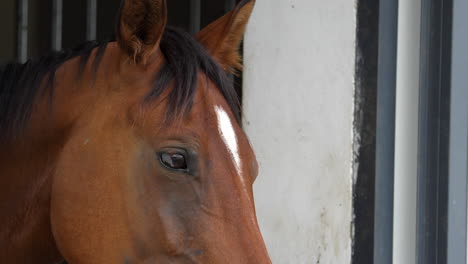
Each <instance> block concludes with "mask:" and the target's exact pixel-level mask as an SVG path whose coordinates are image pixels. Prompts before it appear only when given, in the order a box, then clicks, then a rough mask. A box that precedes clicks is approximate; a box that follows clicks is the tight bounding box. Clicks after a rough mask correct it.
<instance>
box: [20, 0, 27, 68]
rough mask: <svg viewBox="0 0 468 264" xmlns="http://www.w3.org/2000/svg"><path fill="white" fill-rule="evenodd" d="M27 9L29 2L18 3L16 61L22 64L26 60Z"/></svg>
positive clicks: (21, 1) (21, 0) (23, 0)
mask: <svg viewBox="0 0 468 264" xmlns="http://www.w3.org/2000/svg"><path fill="white" fill-rule="evenodd" d="M28 9H29V0H19V1H18V25H17V26H18V36H17V38H18V40H17V41H18V44H17V45H18V48H17V59H18V61H19V62H21V63H24V62H26V60H27V59H28V31H29V28H28V13H29V12H28Z"/></svg>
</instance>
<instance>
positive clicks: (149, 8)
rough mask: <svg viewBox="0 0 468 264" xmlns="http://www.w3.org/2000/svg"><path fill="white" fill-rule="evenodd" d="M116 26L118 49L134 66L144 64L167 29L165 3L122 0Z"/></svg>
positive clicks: (163, 0)
mask: <svg viewBox="0 0 468 264" xmlns="http://www.w3.org/2000/svg"><path fill="white" fill-rule="evenodd" d="M117 23H118V25H117V32H116V36H117V41H118V43H119V46H120V47H121V48H122V49H123V50H124V51H125V52H126V53H127V54H128V55H129V56H130V57H131V58H132V59H133V60H134V61H135V63H142V64H146V63H147V61H148V59H149V58H150V57H151V55H152V54H154V53H155V51H156V50H157V49H158V48H159V42H160V41H161V38H162V35H163V33H164V29H165V27H166V23H167V6H166V0H123V1H122V4H121V7H120V14H119V21H118V22H117Z"/></svg>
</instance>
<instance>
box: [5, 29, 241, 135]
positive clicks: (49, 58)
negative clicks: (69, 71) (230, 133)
mask: <svg viewBox="0 0 468 264" xmlns="http://www.w3.org/2000/svg"><path fill="white" fill-rule="evenodd" d="M108 43H109V42H105V43H101V44H100V43H97V42H94V41H93V42H86V43H84V44H82V45H80V46H79V47H77V48H75V49H70V50H64V51H60V52H52V53H50V54H48V55H45V56H42V57H39V58H34V59H30V60H29V61H28V62H26V63H25V64H18V63H10V64H6V65H3V66H0V140H5V139H8V138H10V137H13V136H16V135H17V134H18V133H21V131H23V130H24V129H25V128H26V126H27V124H28V121H29V119H30V117H31V113H32V109H33V106H34V104H35V102H36V101H37V100H36V99H37V98H38V97H39V96H46V95H48V96H49V97H50V99H51V100H53V92H54V85H53V84H54V79H55V73H56V71H57V69H58V68H59V67H60V66H61V65H62V64H64V63H65V62H66V61H68V60H70V59H72V58H75V57H80V68H79V72H78V74H81V73H82V72H83V70H84V68H85V65H86V63H87V62H88V60H89V58H90V55H91V52H92V51H93V49H95V48H97V53H96V57H95V59H94V61H93V64H92V67H93V68H95V69H96V68H98V67H99V63H100V61H101V60H102V57H103V54H104V52H105V50H106V47H107V44H108ZM160 47H161V50H162V52H163V54H164V56H165V60H166V62H165V65H164V66H163V67H162V69H161V70H160V72H159V73H158V74H157V78H156V82H155V84H154V87H153V89H152V90H151V91H150V93H149V94H148V95H147V97H146V98H145V99H144V103H147V102H149V101H152V99H155V98H157V97H158V96H159V95H161V93H162V92H163V91H164V90H165V89H166V88H167V87H168V86H169V84H170V83H171V82H173V83H174V85H173V90H172V91H171V92H170V95H169V97H168V98H167V100H168V102H169V109H168V112H167V114H168V117H169V118H170V119H172V118H174V117H177V116H180V115H184V114H186V113H188V112H189V111H190V109H191V107H192V104H193V100H194V96H195V93H196V91H197V88H198V87H197V86H198V85H197V84H198V80H197V78H198V76H197V74H198V73H199V72H202V73H204V74H205V75H206V76H207V78H209V79H210V80H211V81H212V82H213V83H214V84H215V85H216V86H217V87H218V88H219V90H220V92H221V93H222V94H223V96H224V98H225V99H226V101H227V103H228V104H229V106H230V107H231V110H232V111H233V113H234V115H235V116H236V118H237V120H238V121H239V119H240V105H239V98H238V95H237V93H236V91H235V89H234V87H233V82H232V77H231V76H230V75H229V74H227V73H226V72H225V71H224V70H223V69H222V68H221V67H220V66H219V65H218V64H217V63H216V62H215V61H214V60H213V58H212V57H211V56H210V55H209V54H208V52H207V51H206V50H205V49H204V48H203V47H202V46H201V44H199V43H198V41H197V40H195V39H194V38H193V37H192V36H191V35H190V34H188V33H186V32H183V31H181V30H178V29H175V28H172V27H167V29H166V31H165V33H164V35H163V38H162V40H161V43H160ZM93 72H96V71H95V70H94V71H93ZM78 76H80V75H78ZM44 81H46V84H47V85H43V86H42V88H41V83H44Z"/></svg>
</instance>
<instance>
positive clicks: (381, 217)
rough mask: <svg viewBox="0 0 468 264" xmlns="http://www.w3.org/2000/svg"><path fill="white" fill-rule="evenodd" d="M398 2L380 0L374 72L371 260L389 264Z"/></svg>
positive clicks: (391, 233)
mask: <svg viewBox="0 0 468 264" xmlns="http://www.w3.org/2000/svg"><path fill="white" fill-rule="evenodd" d="M397 43H398V1H395V0H381V1H380V7H379V59H378V73H377V131H376V176H375V177H376V178H375V222H374V263H379V264H391V263H392V251H393V250H392V244H393V184H394V152H395V94H396V58H397Z"/></svg>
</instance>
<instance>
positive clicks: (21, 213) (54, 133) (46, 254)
mask: <svg viewBox="0 0 468 264" xmlns="http://www.w3.org/2000/svg"><path fill="white" fill-rule="evenodd" d="M41 111H42V110H41V109H38V112H36V113H37V114H39V115H40V114H41ZM44 111H45V110H44ZM36 117H37V116H35V115H33V116H32V122H34V120H35V119H36ZM36 123H40V122H36ZM49 125H50V124H47V123H45V124H44V126H49ZM66 137H67V135H66V130H64V129H61V130H57V129H47V128H45V127H41V126H40V125H33V129H32V131H26V132H25V133H24V135H22V136H21V138H19V139H16V140H14V141H12V142H8V143H4V144H1V145H0V226H1V228H0V259H2V261H1V262H3V260H5V259H6V260H11V261H6V262H5V263H53V262H52V261H55V260H57V258H60V256H59V254H58V253H57V249H56V248H55V243H54V241H53V237H52V232H51V227H50V197H51V194H50V193H51V185H52V176H53V171H54V166H55V162H56V159H57V157H58V155H59V153H60V151H61V149H62V147H63V144H64V141H65V140H66ZM42 259H44V260H43V261H42Z"/></svg>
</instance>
